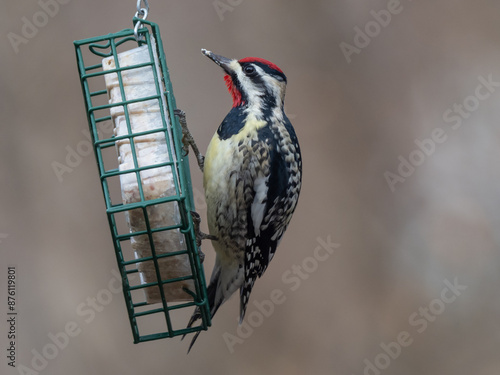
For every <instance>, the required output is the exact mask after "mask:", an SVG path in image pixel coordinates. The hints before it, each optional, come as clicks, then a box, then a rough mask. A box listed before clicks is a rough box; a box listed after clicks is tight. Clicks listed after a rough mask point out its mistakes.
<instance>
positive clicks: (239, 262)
mask: <svg viewBox="0 0 500 375" xmlns="http://www.w3.org/2000/svg"><path fill="white" fill-rule="evenodd" d="M202 53H203V54H204V55H205V56H207V57H208V58H210V59H211V60H212V61H214V62H215V63H216V64H217V65H219V66H220V67H221V68H222V69H223V70H224V72H225V73H226V75H225V77H224V80H225V82H226V85H227V88H228V90H229V92H230V93H231V95H232V98H233V108H232V109H231V111H230V112H229V114H228V115H227V116H226V118H225V119H224V120H223V121H222V124H221V125H220V126H219V128H218V129H217V132H216V133H215V134H214V136H213V138H212V140H211V142H210V144H209V146H208V149H207V153H206V157H205V158H203V156H201V155H200V154H199V152H198V150H197V147H196V146H195V145H194V141H193V139H192V137H191V136H190V134H189V132H188V131H187V126H186V123H185V117H184V116H182V115H183V114H181V116H180V117H181V124H183V128H184V129H185V131H184V134H185V137H184V141H185V142H187V143H190V144H191V145H192V146H193V150H194V152H195V154H196V157H197V159H198V163H199V165H200V168H201V169H202V170H203V175H204V176H203V177H204V180H203V182H204V187H205V196H206V202H207V216H208V227H209V230H210V235H211V236H213V237H212V243H213V247H214V249H215V252H216V254H217V256H216V260H215V267H214V269H213V272H212V276H211V279H210V284H209V286H208V301H209V305H210V313H211V316H212V317H213V316H214V314H215V313H216V311H217V309H218V308H219V307H220V305H221V304H222V303H224V302H225V301H226V300H227V299H229V297H230V296H231V295H232V294H233V293H234V292H235V291H236V290H238V289H239V291H240V323H241V322H242V321H243V318H244V316H245V311H246V308H247V304H248V300H249V297H250V292H251V291H252V287H253V285H254V283H255V280H256V279H257V277H261V276H262V274H263V273H264V271H265V270H266V268H267V266H268V265H269V262H270V261H271V259H272V258H273V256H274V253H275V251H276V248H277V246H278V244H279V242H280V240H281V238H282V236H283V233H284V232H285V230H286V228H287V226H288V224H289V222H290V219H291V218H292V214H293V212H294V210H295V207H296V206H297V201H298V198H299V193H300V188H301V181H302V158H301V154H300V148H299V143H298V140H297V136H296V135H295V131H294V129H293V127H292V124H291V123H290V120H289V119H288V118H287V116H286V115H285V112H284V109H283V103H284V99H285V89H286V83H287V80H286V76H285V75H284V74H283V71H282V70H281V69H280V68H278V67H277V66H276V65H275V64H273V63H271V62H269V61H267V60H264V59H260V58H254V57H247V58H244V59H241V60H233V59H228V58H226V57H222V56H219V55H216V54H214V53H212V52H210V51H207V50H205V49H202ZM177 114H178V115H179V112H177ZM214 238H215V239H214ZM200 317H201V315H200V311H199V310H198V309H197V310H196V311H195V312H194V314H193V316H192V317H191V319H190V321H189V324H188V327H191V326H192V324H193V323H194V322H195V321H196V320H197V319H199V318H200ZM199 333H200V331H198V332H197V333H196V336H195V337H194V338H193V340H192V342H191V345H190V347H189V349H191V347H192V346H193V344H194V342H195V341H196V339H197V337H198V335H199Z"/></svg>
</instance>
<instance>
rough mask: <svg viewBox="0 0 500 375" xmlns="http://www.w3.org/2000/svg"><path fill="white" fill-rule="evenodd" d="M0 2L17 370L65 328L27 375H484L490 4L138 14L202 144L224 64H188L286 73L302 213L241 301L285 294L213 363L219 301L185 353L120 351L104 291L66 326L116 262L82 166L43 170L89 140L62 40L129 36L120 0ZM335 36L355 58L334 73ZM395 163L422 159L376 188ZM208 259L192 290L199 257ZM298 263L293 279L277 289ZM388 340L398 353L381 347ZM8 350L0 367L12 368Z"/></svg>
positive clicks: (490, 302)
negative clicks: (256, 64) (272, 67)
mask: <svg viewBox="0 0 500 375" xmlns="http://www.w3.org/2000/svg"><path fill="white" fill-rule="evenodd" d="M42 3H43V0H42ZM221 3H222V5H221ZM58 4H59V3H58ZM2 5H3V10H2V12H1V14H0V28H1V38H0V48H1V51H2V52H1V57H0V64H1V65H0V67H1V74H0V93H1V100H0V110H1V118H2V126H1V136H0V152H1V158H0V172H1V179H0V181H1V193H2V194H1V197H0V207H1V214H0V234H1V236H0V237H1V238H0V240H1V243H0V249H1V264H2V265H1V269H0V277H1V279H0V298H1V299H0V306H1V308H0V315H1V316H2V317H1V321H2V324H1V325H0V327H1V329H0V343H1V345H0V347H1V348H6V347H7V341H8V340H7V332H6V327H7V326H6V324H5V321H6V319H7V318H6V310H7V305H6V299H7V298H6V286H5V284H6V280H7V265H16V266H17V273H18V283H19V284H18V309H19V314H20V315H19V316H18V331H19V335H20V337H19V339H18V344H17V345H18V352H17V354H18V358H17V362H18V365H21V364H22V365H25V366H27V367H29V368H33V367H32V360H33V358H34V355H35V354H34V353H35V352H33V350H35V351H36V352H39V353H42V352H43V349H44V347H45V348H46V349H47V344H50V343H51V342H52V341H51V339H50V336H49V335H50V334H53V335H56V334H57V333H59V332H61V331H63V330H64V328H65V325H66V324H67V323H68V322H75V323H76V324H77V326H78V328H79V329H80V331H79V334H78V335H77V336H76V337H72V338H71V339H70V341H69V343H67V345H66V346H65V347H64V348H63V349H59V350H58V352H57V355H55V358H53V359H50V360H48V361H47V363H45V364H44V363H41V364H40V363H38V364H39V366H41V367H43V369H42V368H41V367H40V370H41V371H38V372H39V373H41V374H52V375H62V374H72V375H83V374H103V375H104V374H117V373H120V374H124V375H125V374H126V375H129V374H130V375H132V374H195V373H204V374H226V373H232V374H255V373H263V374H281V373H286V374H304V373H310V374H346V375H351V374H355V375H359V374H363V373H365V374H371V375H373V374H375V375H378V374H379V373H380V374H407V375H414V374H415V375H417V374H418V375H420V374H426V375H431V374H436V375H445V374H450V375H451V374H453V375H460V374H471V373H474V374H477V375H490V374H498V373H499V372H500V358H499V356H498V353H499V350H500V325H499V323H498V316H499V313H500V298H499V295H498V290H499V286H500V280H499V272H498V268H499V266H500V255H499V247H500V231H499V230H498V228H499V226H500V214H499V210H500V201H499V198H498V197H499V190H500V170H499V169H498V167H497V165H498V162H499V161H500V150H499V143H500V131H499V130H498V129H499V126H498V125H499V122H498V119H499V115H500V110H499V106H498V104H497V103H498V100H499V98H500V87H499V86H500V83H498V84H497V83H496V82H500V23H499V22H498V14H499V12H500V3H499V2H498V1H496V0H478V1H474V2H472V1H465V0H457V1H450V0H448V1H433V2H425V3H423V2H418V1H413V2H412V1H410V0H401V2H398V1H396V0H391V1H385V0H380V1H379V0H377V1H361V0H345V1H327V0H323V1H321V0H317V1H285V0H281V1H264V0H257V1H250V0H243V1H236V0H232V1H229V0H222V1H218V2H212V1H205V2H202V1H194V0H183V1H168V2H167V1H158V0H150V5H151V10H150V16H149V19H150V20H152V21H153V22H156V23H158V24H159V25H160V28H161V32H162V36H163V42H164V47H165V50H166V53H167V61H168V64H169V68H170V73H171V78H172V81H173V85H174V91H175V95H176V99H177V104H178V106H179V107H180V108H182V109H184V110H185V111H186V112H187V113H188V121H189V124H190V127H191V130H192V132H193V134H194V136H195V138H196V140H197V141H198V144H199V145H200V146H201V148H202V149H203V150H204V149H205V148H206V146H207V145H208V142H209V140H210V138H211V136H212V134H213V132H214V131H215V129H216V128H217V126H218V125H219V123H220V122H221V120H222V119H223V117H224V116H225V114H226V113H227V111H228V110H229V108H230V97H229V95H228V94H227V92H226V90H225V87H224V83H223V80H222V73H221V71H220V70H219V69H218V68H217V67H216V66H215V65H214V64H213V63H211V62H210V61H209V60H207V59H206V58H205V57H203V56H202V55H201V54H200V48H207V49H211V50H213V51H215V52H216V53H220V54H222V55H226V56H229V57H237V58H243V57H245V56H259V57H263V58H266V59H269V60H271V61H273V62H275V63H276V64H277V65H279V66H280V67H281V68H282V69H283V70H284V71H285V73H286V74H287V76H288V81H289V85H288V92H287V100H286V111H287V113H288V114H289V116H290V117H291V119H292V122H293V124H294V126H295V128H296V130H297V133H298V135H299V139H300V142H301V147H302V152H303V158H304V183H303V191H302V196H301V199H300V202H299V207H298V210H297V211H296V214H295V217H294V219H293V220H292V223H291V226H290V228H289V230H288V232H287V233H286V235H285V237H284V240H283V241H282V243H281V246H280V249H279V251H278V252H277V255H276V257H275V258H274V261H273V262H272V265H271V266H270V268H269V269H268V271H267V273H266V275H265V276H264V277H263V278H262V279H261V280H259V282H258V283H257V284H256V287H255V288H254V291H253V293H252V299H253V301H259V302H260V301H263V300H265V299H269V298H270V295H271V292H272V291H273V290H274V289H279V290H281V291H282V292H283V295H284V298H285V301H284V302H283V303H282V304H280V305H276V306H275V311H274V313H273V314H272V315H271V316H269V317H266V318H265V319H263V321H262V322H260V324H259V325H258V326H257V327H256V328H254V331H253V333H252V334H251V335H250V336H249V337H248V338H245V339H243V340H242V342H240V343H238V344H235V345H234V346H233V347H232V349H233V351H232V352H231V350H229V349H230V348H229V347H228V345H226V343H225V341H224V338H223V335H224V333H230V334H233V335H236V329H237V316H238V308H239V302H238V299H237V297H234V298H233V299H231V301H230V302H228V303H227V304H225V305H224V306H222V308H221V309H220V310H219V312H218V313H217V315H216V316H215V319H214V321H213V327H212V328H211V329H209V331H208V332H203V333H202V334H201V336H200V338H199V340H198V342H197V344H196V345H195V347H194V349H193V351H192V352H191V353H190V354H189V355H186V351H187V346H188V342H187V340H186V341H184V342H181V341H180V340H179V338H174V339H167V340H160V341H156V342H149V343H142V344H138V345H134V344H133V343H132V335H131V332H130V327H129V322H128V318H127V316H126V309H125V304H124V301H123V297H122V296H121V295H120V294H115V295H114V298H113V300H112V301H111V303H109V304H108V305H107V306H105V307H104V308H101V309H100V310H102V311H96V312H95V317H94V318H93V320H92V321H91V322H89V323H87V322H86V321H85V317H82V316H81V314H80V315H79V314H78V313H77V308H78V306H79V305H81V304H82V303H86V301H87V299H88V298H94V297H95V296H96V295H97V294H98V293H99V291H101V290H103V289H105V288H107V286H108V283H109V282H110V280H111V279H112V278H113V273H112V270H115V269H117V267H116V262H115V257H114V253H113V248H112V243H111V237H110V234H109V230H108V224H107V220H106V215H105V211H104V202H103V198H102V193H101V187H100V184H99V179H98V175H97V169H96V165H95V161H94V157H93V155H88V156H84V157H83V158H82V160H81V162H80V163H79V164H78V165H77V166H76V167H74V168H72V169H73V170H72V172H71V173H65V174H64V175H63V176H62V181H59V179H58V177H57V176H56V174H55V173H54V170H53V167H52V165H53V163H54V162H60V163H64V160H65V158H66V155H67V153H68V149H67V147H70V148H72V149H76V147H77V145H78V144H79V142H81V141H84V140H85V139H86V138H85V136H84V135H83V133H82V131H83V130H84V129H86V128H87V123H86V116H85V111H84V103H83V99H82V94H81V89H80V82H79V79H78V72H77V67H76V63H75V56H74V49H73V44H72V42H73V40H76V39H83V38H88V37H93V36H98V35H103V34H107V33H110V32H116V31H119V30H122V29H124V28H129V27H131V19H132V16H133V15H134V12H135V2H134V1H127V2H124V1H106V2H103V1H96V0H92V1H90V0H89V1H78V2H77V1H67V4H64V5H61V4H60V5H59V6H58V8H59V9H56V8H55V7H52V8H51V9H52V10H51V12H52V13H53V14H52V16H50V15H49V16H45V18H44V16H43V15H41V14H38V12H43V10H42V7H41V5H40V4H38V3H37V2H34V1H33V2H27V1H26V2H13V1H8V2H7V1H5V2H3V4H2ZM224 5H225V7H224ZM216 6H217V7H219V12H222V11H223V10H225V12H224V13H219V14H218V13H217V10H216ZM388 8H389V9H390V10H391V12H393V13H390V14H391V19H390V20H388V16H387V14H389V13H387V12H388V11H383V12H381V10H382V9H385V10H387V9H388ZM374 12H375V13H374ZM45 13H47V11H45ZM374 14H375V15H374ZM34 16H35V17H38V18H37V22H38V23H39V24H41V25H43V24H44V23H46V24H45V25H44V26H41V27H38V30H37V31H36V33H34V32H33V30H31V32H32V34H35V35H29V33H28V35H29V36H30V37H29V38H25V39H23V42H20V40H21V39H16V40H17V44H16V43H14V45H15V46H16V47H14V46H13V43H12V42H11V41H10V40H12V38H13V34H12V33H14V34H16V35H17V36H19V37H20V38H21V37H22V38H24V36H23V30H22V27H23V24H24V23H25V19H24V18H23V17H26V19H27V20H28V21H33V17H34ZM384 17H385V18H384ZM377 18H378V19H379V21H377ZM381 23H384V24H386V26H380V24H381ZM377 25H378V26H377ZM355 28H359V29H355ZM357 30H362V31H363V33H366V32H368V33H370V34H371V35H372V37H370V36H365V37H362V36H361V37H360V36H358V37H357V39H356V41H357V42H358V44H357V45H358V47H359V46H363V45H364V44H366V46H364V47H362V48H358V47H356V44H355V40H354V39H355V36H356V35H357V34H359V31H357ZM24 31H25V32H28V31H29V30H24ZM9 33H11V34H9ZM9 35H10V37H9ZM365 35H366V34H365ZM9 38H10V39H9ZM343 42H344V43H348V44H350V45H351V46H353V47H355V48H358V49H357V50H356V51H357V53H352V54H351V55H350V56H349V59H350V60H351V62H350V63H349V62H348V61H347V59H346V57H345V55H344V53H343V52H342V50H341V48H340V44H341V43H343ZM363 43H364V44H363ZM344 47H345V44H344ZM16 49H17V53H16ZM481 77H482V78H481ZM488 80H489V81H490V83H489V84H488V83H487V84H485V82H487V81H488ZM477 87H479V89H476V88H477ZM464 101H465V103H464ZM459 105H461V106H463V108H461V107H459ZM464 108H465V109H464ZM451 111H454V113H452V112H451ZM459 111H461V114H460V112H459ZM453 116H454V117H453ZM458 125H461V126H458ZM436 129H442V132H441V138H439V139H440V140H441V141H442V140H443V137H445V138H446V139H445V141H444V142H442V143H436V142H434V141H433V142H434V143H433V145H434V149H433V147H432V145H431V144H430V143H429V142H427V143H426V144H427V145H428V153H429V155H425V154H423V153H422V152H419V151H418V150H419V148H418V146H417V144H416V143H415V141H416V140H418V141H424V140H425V139H430V138H431V137H432V135H433V134H437V133H436ZM437 132H439V130H437ZM443 132H444V133H443ZM443 134H444V135H443ZM418 141H417V143H418ZM431 151H433V152H431ZM410 155H411V157H412V158H413V159H412V160H414V161H416V163H418V164H421V165H418V166H417V167H413V168H415V170H414V171H412V168H409V167H408V166H406V168H407V169H406V172H405V170H402V171H403V172H402V173H405V174H406V175H407V176H408V177H404V176H403V177H398V178H399V181H400V182H396V183H395V184H394V185H393V188H394V189H393V190H394V191H392V190H391V188H390V186H389V184H388V182H387V181H386V177H385V176H384V174H386V172H391V173H394V175H393V177H394V176H395V175H397V174H398V167H399V166H400V163H401V158H400V156H401V157H402V158H404V159H405V160H408V159H409V158H410ZM422 156H423V159H422ZM419 157H420V159H419ZM400 168H403V167H400ZM408 168H409V169H408ZM192 171H193V180H194V184H195V186H197V188H198V189H201V187H202V183H201V173H200V172H199V171H198V170H197V169H196V168H194V165H193V169H192ZM409 171H412V173H410V172H409ZM402 178H404V182H402V181H401V179H402ZM199 191H200V190H198V192H199ZM197 203H198V209H199V211H200V212H201V214H202V215H203V216H204V215H205V211H204V206H203V201H202V200H201V199H199V200H198V201H197ZM318 238H321V239H323V240H325V241H326V240H327V239H328V238H330V241H331V242H334V243H338V244H340V246H339V247H338V248H337V249H336V250H335V252H334V254H333V255H332V256H330V257H328V258H327V259H326V260H324V261H322V262H314V261H311V259H310V258H309V259H307V258H308V257H314V255H315V249H316V247H317V246H318V240H317V239H318ZM204 249H205V252H206V253H207V254H208V256H207V261H206V273H207V276H208V275H210V273H211V267H212V265H213V260H214V259H213V258H214V254H213V252H212V250H211V248H210V245H209V244H205V245H204ZM316 254H318V252H316ZM321 254H322V255H323V253H321ZM304 261H305V262H304ZM294 265H296V266H301V267H302V265H304V267H305V268H306V269H307V270H308V271H307V272H305V271H303V270H302V273H301V275H302V277H303V280H300V282H298V281H297V280H299V279H297V276H294V277H295V279H294V280H295V281H294V283H290V282H287V280H289V277H291V274H290V272H291V271H292V270H294V269H295V268H293V267H294ZM283 277H284V278H283ZM445 280H448V282H449V283H451V284H453V283H455V284H458V285H459V286H458V289H456V288H457V287H454V288H455V289H454V291H455V293H453V290H452V289H450V287H449V286H447V284H446V283H445ZM461 286H464V287H461ZM465 286H466V288H465ZM292 289H294V290H292ZM452 297H455V298H452ZM255 310H256V307H255V306H254V305H253V304H252V302H251V306H250V307H249V311H248V313H251V312H252V311H255ZM248 313H247V316H248ZM187 320H188V315H186V321H187ZM398 337H400V338H401V337H402V341H403V343H404V344H405V345H406V346H401V345H400V344H401V343H400V344H391V343H392V342H394V341H396V340H397V339H398ZM384 344H385V347H386V349H384ZM398 348H399V349H398ZM387 351H389V352H391V353H392V357H390V356H389V354H387ZM5 354H6V353H5V352H4V350H3V351H2V355H1V356H0V357H1V358H2V359H1V360H0V366H1V368H0V372H1V373H2V374H3V373H5V374H7V373H9V374H10V373H12V374H15V373H18V372H17V371H16V370H14V369H11V368H10V367H8V366H7V363H6V355H5ZM49 354H52V353H50V350H49ZM42 365H44V366H42Z"/></svg>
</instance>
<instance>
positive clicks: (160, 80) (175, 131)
mask: <svg viewBox="0 0 500 375" xmlns="http://www.w3.org/2000/svg"><path fill="white" fill-rule="evenodd" d="M137 22H140V24H139V25H140V26H141V27H140V28H138V36H139V38H138V39H136V38H135V37H134V30H132V29H126V30H123V31H120V32H118V33H114V34H108V35H104V36H99V37H95V38H89V39H84V40H78V41H75V42H74V45H75V49H76V57H77V63H78V69H79V73H80V80H81V84H82V89H83V96H84V100H85V106H86V111H87V117H88V123H89V127H90V134H91V135H92V142H93V147H94V152H95V157H96V161H97V166H98V170H99V176H100V180H101V184H102V190H103V193H104V201H105V204H106V213H107V217H108V221H109V227H110V230H111V235H112V239H113V244H114V249H115V253H116V259H117V262H118V268H119V271H120V274H121V277H122V284H123V293H124V296H125V302H126V306H127V310H128V316H129V319H130V324H131V328H132V333H133V337H134V343H139V342H143V341H150V340H156V339H161V338H166V337H173V336H177V335H184V334H186V333H191V332H196V331H200V330H206V329H207V328H208V327H209V326H210V325H211V321H210V313H209V306H208V300H207V290H206V283H205V275H204V271H203V266H202V264H201V261H200V257H199V249H198V248H197V245H196V238H195V233H194V226H193V218H192V216H191V211H194V200H193V194H192V185H191V178H190V171H189V161H188V158H187V156H186V155H183V151H182V144H181V139H182V130H181V128H180V125H179V121H178V119H177V117H176V116H175V115H174V110H175V109H176V104H175V98H174V95H173V91H172V84H171V81H170V77H169V72H168V68H167V63H166V59H165V54H164V51H163V48H162V41H161V36H160V31H159V27H158V25H156V24H154V23H152V22H149V21H146V20H144V19H138V18H134V24H136V23H137ZM155 42H156V43H155ZM146 45H147V48H148V50H149V61H148V62H146V63H141V64H136V65H134V66H127V67H120V63H119V57H118V54H119V53H120V52H122V51H127V50H130V49H132V48H136V47H138V46H146ZM155 46H156V50H155V51H154V50H153V49H155ZM155 55H156V56H157V61H158V62H159V66H160V69H155V68H154V66H155V65H154V64H155V58H156V57H155ZM110 57H112V58H114V61H115V63H116V68H114V69H111V70H107V71H105V70H104V69H103V63H102V60H103V59H104V58H110ZM147 66H150V67H151V70H152V71H153V73H154V75H155V82H156V95H152V96H148V97H145V98H140V99H132V100H127V98H126V94H125V90H124V82H123V81H124V78H123V76H124V74H125V71H126V70H130V69H139V68H142V67H147ZM112 73H115V74H116V75H117V77H118V82H119V89H120V92H121V98H122V100H121V101H120V102H118V103H112V104H111V103H110V101H109V99H108V90H107V89H106V87H105V85H104V78H105V77H104V75H106V74H112ZM163 89H164V90H163ZM162 96H164V98H163V97H162ZM147 100H149V101H151V100H156V101H157V103H158V104H159V106H160V107H161V111H160V113H161V117H162V123H163V127H161V128H158V129H154V130H150V131H147V132H140V133H133V131H132V130H131V129H132V128H131V124H130V122H131V121H130V113H129V112H130V111H129V108H130V107H131V106H132V105H133V104H134V103H138V102H140V101H147ZM165 104H166V107H167V108H164V106H165ZM114 107H122V108H123V109H124V115H125V119H126V123H127V128H128V130H129V131H128V134H126V135H116V134H113V127H114V125H113V119H112V116H111V115H110V110H111V109H112V108H114ZM168 124H170V126H167V125H168ZM159 133H160V134H163V135H164V136H165V139H166V145H167V146H168V154H169V159H168V160H169V161H168V162H163V163H159V164H154V165H149V166H145V167H144V166H143V167H141V166H140V165H139V163H138V160H137V150H136V144H137V143H138V142H139V141H138V137H141V136H142V137H145V136H149V135H151V134H153V135H158V134H159ZM124 140H125V142H129V143H130V145H131V152H132V157H133V162H134V164H133V168H132V169H128V170H125V171H124V170H120V168H118V165H117V164H118V161H117V144H118V142H120V141H122V142H123V141H124ZM162 167H163V168H164V167H170V168H171V172H172V174H173V176H174V178H173V181H174V184H175V189H174V190H175V192H174V194H173V195H171V196H165V197H161V198H158V199H151V200H148V199H147V197H146V195H145V191H144V190H145V188H144V186H143V183H142V182H141V178H142V173H145V171H147V170H151V169H152V168H162ZM125 173H128V174H135V177H136V179H137V182H138V188H139V195H140V199H138V201H136V202H133V203H127V202H124V200H123V199H122V198H121V197H120V193H121V191H120V183H119V182H120V176H122V175H123V174H125ZM168 205H175V207H176V208H175V210H176V211H178V212H179V214H180V218H181V222H180V223H174V224H172V225H168V226H163V227H154V226H152V225H151V218H150V216H149V215H150V214H151V210H153V209H161V207H163V206H165V207H169V206H168ZM132 214H134V215H138V214H139V215H141V220H142V218H143V222H144V228H142V230H140V231H136V232H131V230H130V228H129V227H127V225H126V218H127V215H132ZM167 231H177V233H180V235H181V236H182V237H183V243H184V245H183V246H184V247H185V248H183V249H182V250H181V251H174V252H167V253H161V254H160V253H158V251H157V247H158V243H157V237H156V236H158V235H159V233H163V234H165V233H167ZM141 236H142V237H141ZM137 238H142V239H144V241H143V242H146V243H149V245H150V254H149V255H148V256H142V257H141V256H138V255H137V254H134V251H133V248H132V247H133V246H132V242H133V241H134V239H137ZM176 257H177V258H179V257H187V258H188V261H189V268H190V272H189V273H188V274H185V275H182V276H180V277H174V278H166V277H165V275H163V274H162V272H161V269H160V263H161V262H168V261H169V259H174V258H176ZM141 265H143V266H146V265H148V266H150V267H152V268H151V269H153V270H154V272H153V277H154V279H155V280H154V281H152V282H151V280H149V281H148V282H145V281H144V280H142V274H141V273H140V267H141ZM139 276H140V277H139ZM150 276H151V275H150ZM187 281H189V282H190V283H191V284H190V285H193V286H194V287H193V288H190V289H189V288H185V287H184V288H183V290H184V291H185V292H186V293H187V295H189V296H190V297H189V298H190V299H191V300H188V301H182V302H170V301H168V298H166V292H168V288H169V287H170V286H173V285H175V283H181V282H187ZM155 288H156V289H155ZM152 289H154V291H155V292H156V293H157V294H158V295H159V300H158V301H156V302H155V303H153V302H150V301H148V300H147V297H146V292H147V291H151V290H152ZM158 292H159V293H158ZM194 307H199V308H200V312H201V317H202V319H201V320H200V324H199V325H197V326H194V327H191V328H186V323H187V318H186V317H187V316H190V314H189V315H188V314H186V312H187V309H189V310H190V312H192V310H193V308H194Z"/></svg>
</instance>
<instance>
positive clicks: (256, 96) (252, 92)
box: [231, 63, 264, 109]
mask: <svg viewBox="0 0 500 375" xmlns="http://www.w3.org/2000/svg"><path fill="white" fill-rule="evenodd" d="M237 65H238V66H237V67H235V68H234V71H235V72H236V76H237V77H238V81H239V82H240V85H241V88H242V90H244V91H245V94H246V96H247V98H249V100H250V99H251V102H250V103H248V104H249V105H250V106H251V107H256V108H257V109H259V108H260V107H261V105H262V99H261V96H262V95H263V94H264V91H263V90H262V89H260V88H259V87H257V86H256V85H255V84H254V83H253V82H252V80H251V79H250V78H249V77H247V75H246V74H245V73H244V72H243V69H242V68H241V65H240V64H239V63H237ZM232 67H233V66H232V64H231V68H232ZM255 67H256V68H257V69H260V68H259V67H257V66H255ZM260 72H262V69H261V70H260Z"/></svg>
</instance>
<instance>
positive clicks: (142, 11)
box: [134, 0, 149, 42]
mask: <svg viewBox="0 0 500 375" xmlns="http://www.w3.org/2000/svg"><path fill="white" fill-rule="evenodd" d="M142 3H144V7H142ZM148 13H149V3H148V0H137V12H136V13H135V17H136V18H140V19H143V20H145V19H146V18H148ZM141 26H142V22H141V21H137V22H136V24H135V27H134V36H135V40H136V41H137V42H139V40H140V38H139V29H140V27H141Z"/></svg>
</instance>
